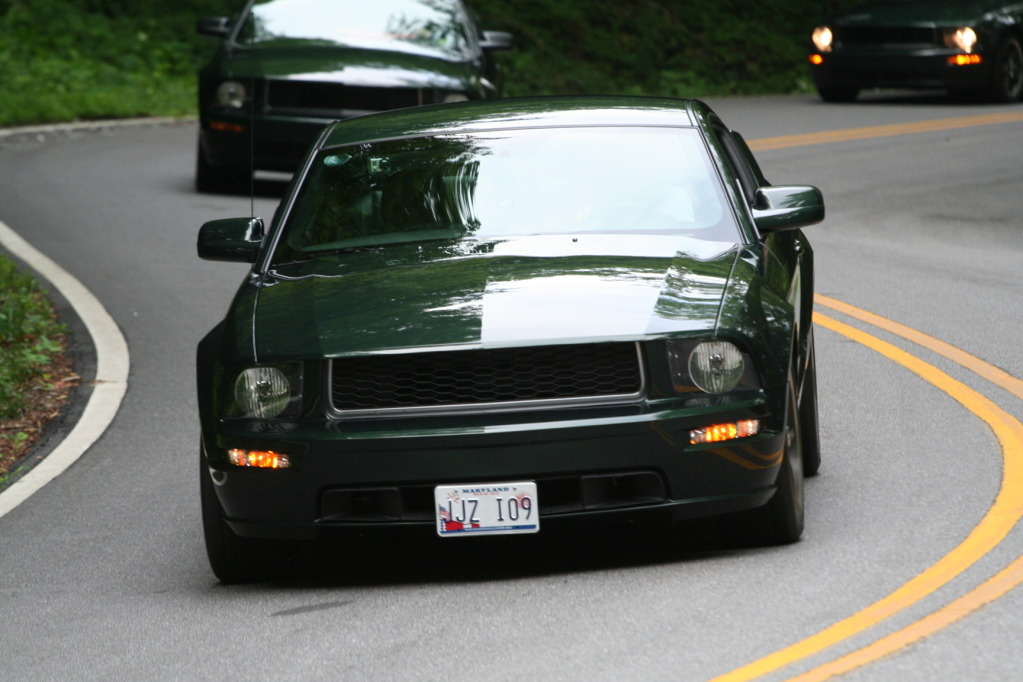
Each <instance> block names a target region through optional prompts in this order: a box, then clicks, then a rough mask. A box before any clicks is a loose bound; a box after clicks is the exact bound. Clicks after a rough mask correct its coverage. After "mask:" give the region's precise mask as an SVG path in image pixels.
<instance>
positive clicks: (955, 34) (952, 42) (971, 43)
mask: <svg viewBox="0 0 1023 682" xmlns="http://www.w3.org/2000/svg"><path fill="white" fill-rule="evenodd" d="M976 45H977V32H976V31H974V30H973V29H972V28H970V27H969V26H964V27H963V28H946V29H945V47H949V48H952V49H953V50H961V51H963V52H965V53H966V54H970V53H971V52H973V48H974V47H976Z"/></svg>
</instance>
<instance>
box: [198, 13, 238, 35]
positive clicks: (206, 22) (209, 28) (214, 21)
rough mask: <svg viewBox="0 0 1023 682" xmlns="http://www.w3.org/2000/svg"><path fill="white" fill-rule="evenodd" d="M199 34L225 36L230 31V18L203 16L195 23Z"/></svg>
mask: <svg viewBox="0 0 1023 682" xmlns="http://www.w3.org/2000/svg"><path fill="white" fill-rule="evenodd" d="M195 32H196V33H198V34H199V35H204V36H211V37H213V38H226V37H227V36H228V34H230V33H231V20H230V19H229V18H227V17H203V18H202V19H200V20H199V22H198V23H197V24H196V25H195Z"/></svg>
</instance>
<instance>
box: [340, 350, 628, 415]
mask: <svg viewBox="0 0 1023 682" xmlns="http://www.w3.org/2000/svg"><path fill="white" fill-rule="evenodd" d="M331 374H332V376H331V398H332V402H333V407H334V409H335V410H337V411H340V412H346V411H353V410H401V409H412V408H443V407H465V406H474V405H491V404H495V403H497V404H515V403H523V402H527V401H537V400H541V401H552V400H553V401H556V400H585V399H595V400H599V399H606V398H611V397H617V396H633V395H638V394H639V393H640V392H641V391H642V390H643V376H642V372H641V371H640V363H639V355H638V350H637V346H636V344H632V343H613V344H574V345H564V346H540V347H530V348H505V349H485V350H470V351H448V352H429V353H411V354H405V355H376V356H367V357H357V358H341V359H336V360H334V361H333V362H332V364H331Z"/></svg>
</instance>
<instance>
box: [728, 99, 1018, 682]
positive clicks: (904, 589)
mask: <svg viewBox="0 0 1023 682" xmlns="http://www.w3.org/2000/svg"><path fill="white" fill-rule="evenodd" d="M1018 122H1023V112H1018V111H1016V112H1006V113H996V114H981V115H977V116H964V117H957V118H943V119H936V120H932V121H921V122H915V123H903V124H892V125H883V126H869V127H863V128H851V129H846V130H836V131H827V132H821V133H811V134H804V135H789V136H783V137H771V138H763V139H760V140H753V141H751V142H750V147H751V148H752V149H753V150H755V151H765V150H771V149H783V148H788V147H802V146H808V145H817V144H828V143H835V142H847V141H854V140H866V139H873V138H879V137H894V136H901V135H909V134H916V133H925V132H939V131H946V130H956V129H961V128H971V127H977V126H986V125H996V124H1002V123H1018ZM815 301H816V304H817V306H818V307H824V308H829V309H831V310H833V311H835V312H838V313H841V314H843V315H846V316H848V317H850V318H853V319H855V320H859V321H860V322H862V323H864V324H867V325H870V326H872V327H875V328H877V329H881V330H884V331H885V332H888V333H890V334H894V335H896V336H899V337H901V338H903V339H905V340H907V341H910V342H912V343H914V344H916V345H918V346H920V347H922V348H925V349H927V350H929V351H931V352H933V353H936V354H937V355H940V356H942V357H944V358H946V359H948V360H951V361H952V362H954V363H956V364H958V365H960V366H962V367H965V368H966V369H968V370H970V371H971V372H973V373H975V374H976V375H978V376H980V377H982V378H983V379H986V380H987V381H989V382H991V383H993V384H995V385H996V386H998V387H1000V388H1002V389H1004V390H1006V391H1008V392H1009V393H1011V394H1012V395H1014V396H1016V397H1017V398H1020V399H1021V400H1023V381H1021V380H1020V379H1018V378H1016V377H1014V376H1012V375H1010V374H1009V373H1007V372H1005V371H1003V370H1001V369H999V368H998V367H995V366H993V365H991V364H989V363H987V362H984V361H983V360H981V359H979V358H977V357H975V356H973V355H970V354H969V353H966V352H965V351H963V350H961V349H959V348H956V347H954V346H952V345H950V344H948V343H945V342H944V341H941V340H939V339H936V338H934V337H932V336H929V335H927V334H924V333H922V332H919V331H917V330H915V329H911V328H910V327H907V326H905V325H902V324H899V323H897V322H893V321H892V320H888V319H886V318H883V317H881V316H879V315H875V314H873V313H870V312H867V311H865V310H861V309H860V308H856V307H855V306H852V305H849V304H847V303H843V302H841V301H838V300H835V299H833V298H829V297H827V296H822V295H817V296H816V297H815ZM814 322H815V323H816V324H818V325H820V326H821V327H824V328H826V329H829V330H831V331H833V332H835V333H837V334H841V335H842V336H845V337H846V338H849V339H851V340H853V341H856V342H857V343H860V344H862V345H864V346H867V347H868V348H871V349H873V350H874V351H876V352H878V353H880V354H881V355H883V356H885V357H887V358H889V359H890V360H892V361H893V362H896V363H898V364H900V365H902V366H903V367H905V368H907V369H909V370H910V371H912V372H914V373H916V374H917V375H919V376H920V377H921V378H923V379H924V380H925V381H927V382H929V383H931V384H932V385H934V386H935V387H937V388H938V389H940V390H941V391H943V392H945V393H947V394H948V395H950V396H951V397H953V398H954V399H955V400H957V401H958V402H959V403H960V404H962V405H963V407H965V408H966V409H967V410H969V411H970V412H972V413H973V414H974V415H976V416H977V417H979V418H980V419H981V420H983V421H984V422H985V423H986V424H988V426H989V427H990V428H991V430H992V431H993V432H994V434H995V436H996V438H997V439H998V442H999V444H1000V446H1001V449H1002V461H1003V471H1002V483H1001V487H1000V489H999V492H998V495H997V496H996V498H995V501H994V503H993V504H992V505H991V507H990V508H989V509H988V512H987V514H985V515H984V517H983V519H981V521H980V523H978V524H977V525H976V526H975V527H974V529H973V530H972V531H971V532H970V534H969V535H968V536H967V537H966V539H965V540H963V542H962V543H960V544H959V545H958V546H957V547H955V548H954V549H953V550H952V551H950V552H949V553H948V554H946V555H945V556H944V557H942V558H941V559H940V560H939V561H938V562H937V563H935V564H933V565H932V566H930V567H929V568H927V569H926V570H924V571H923V572H922V573H920V574H919V575H917V576H916V577H915V578H913V579H912V580H910V581H909V582H907V583H905V584H904V585H902V586H901V587H900V588H898V589H897V590H895V591H894V592H892V593H891V594H889V595H888V596H887V597H885V598H883V599H881V600H880V601H877V602H875V603H874V604H871V605H870V606H868V607H866V608H864V609H863V610H861V611H859V612H858V613H855V614H853V615H852V616H849V617H848V618H845V619H844V620H841V621H839V622H837V623H835V624H834V625H832V626H830V627H828V628H826V629H825V630H822V631H821V632H819V633H817V634H815V635H812V636H810V637H807V638H806V639H804V640H802V641H800V642H797V643H795V644H792V645H791V646H788V647H786V648H784V649H781V650H779V651H776V652H774V653H772V654H769V655H767V656H764V657H763V658H761V659H758V660H756V661H753V662H752V663H749V664H747V665H745V666H743V667H741V668H738V669H736V670H734V671H732V672H730V673H727V674H725V675H721V676H720V677H717V678H715V681H714V682H724V681H726V680H727V681H729V682H732V681H738V680H752V679H755V678H758V677H761V676H763V675H766V674H768V673H771V672H774V671H777V670H779V669H781V668H784V667H786V666H789V665H792V664H794V663H796V662H798V661H802V660H804V659H807V658H809V657H810V656H813V655H816V654H818V653H820V652H822V651H824V650H825V649H827V648H829V647H831V646H833V645H835V644H837V643H839V642H842V641H845V640H848V639H850V638H851V637H853V636H855V635H858V634H860V633H863V632H865V631H866V630H868V629H870V628H872V627H875V626H877V625H879V624H880V623H882V622H883V621H885V620H887V619H888V618H890V617H892V616H894V615H895V614H897V613H899V612H901V611H903V610H904V609H906V608H908V607H910V606H912V605H913V604H916V603H918V602H920V601H921V600H922V599H924V598H925V597H927V596H929V595H931V594H933V593H934V592H935V591H936V590H938V589H939V588H940V587H942V586H944V585H946V584H948V583H949V582H950V581H951V580H952V579H954V578H955V577H957V576H959V575H961V574H962V573H963V572H964V571H965V570H967V569H968V568H970V567H971V566H973V565H974V564H976V563H977V562H978V561H980V559H982V558H983V557H984V556H986V555H987V554H988V553H989V552H991V551H992V550H993V549H994V548H995V547H997V546H998V545H999V544H1000V543H1001V542H1002V541H1003V540H1004V539H1005V538H1006V536H1007V535H1008V533H1009V531H1011V530H1012V528H1013V527H1014V526H1015V525H1016V524H1017V523H1018V522H1019V520H1020V519H1021V518H1023V424H1021V423H1020V421H1019V420H1018V419H1016V418H1015V417H1013V416H1012V415H1011V414H1009V413H1008V412H1006V411H1005V410H1003V409H1002V408H1000V407H999V406H998V405H996V404H995V403H994V402H992V401H991V400H989V399H988V398H986V397H985V396H983V395H981V394H980V393H979V392H977V391H975V390H973V389H972V388H970V387H969V386H966V385H965V384H963V383H962V382H960V381H957V380H956V379H953V378H952V377H950V376H949V375H948V374H946V373H944V372H942V371H941V370H939V369H938V368H937V367H935V366H933V365H931V364H929V363H927V362H924V361H923V360H921V359H920V358H918V357H916V356H914V355H912V354H910V353H907V352H906V351H904V350H902V349H900V348H898V347H897V346H894V345H893V344H891V343H888V342H886V341H883V340H882V339H880V338H878V337H876V336H874V335H872V334H868V333H866V332H864V331H861V330H859V329H857V328H855V327H853V326H851V325H848V324H846V323H844V322H840V321H838V320H836V319H834V318H833V317H829V316H827V315H824V314H822V313H819V312H818V313H815V314H814ZM1020 584H1023V557H1020V558H1018V559H1016V560H1015V561H1013V562H1011V563H1010V564H1009V565H1008V566H1007V567H1005V568H1004V569H1003V570H1002V571H1000V572H998V573H997V574H996V575H994V576H992V577H991V578H989V579H988V580H986V581H984V582H983V583H981V584H980V585H979V586H977V587H975V588H974V589H972V590H970V591H968V592H967V593H965V594H963V595H962V596H961V597H958V598H957V599H954V600H953V601H951V602H949V603H948V604H946V605H945V606H943V607H941V608H940V609H938V610H936V611H934V612H932V613H930V614H929V615H927V616H925V617H923V618H921V619H919V620H917V621H915V622H913V623H912V624H910V625H908V626H906V627H903V628H901V629H899V630H897V631H895V632H892V633H891V634H888V635H885V636H883V637H881V638H879V639H877V640H875V641H874V642H872V643H871V644H868V645H866V646H864V647H862V648H860V649H858V650H856V651H853V652H852V653H849V654H847V655H844V656H841V657H839V658H836V659H834V660H832V661H830V662H828V663H825V664H823V665H820V666H818V667H815V668H813V669H811V670H809V671H807V672H805V673H803V674H801V675H798V676H797V677H795V678H793V679H794V680H799V681H800V682H809V681H811V680H825V679H828V678H830V677H832V676H834V675H840V674H842V673H846V672H849V671H851V670H855V669H856V668H859V667H861V666H864V665H867V664H869V663H872V662H874V661H876V660H878V659H880V658H882V657H884V656H887V655H889V654H892V653H895V652H897V651H899V650H900V649H902V648H904V647H906V646H908V645H910V644H912V643H913V642H916V641H918V640H920V639H922V638H923V637H926V636H928V635H930V634H932V633H934V632H937V631H938V630H940V629H942V628H944V627H946V626H948V625H950V624H952V623H954V622H955V621H957V620H959V619H960V618H962V617H963V616H965V615H967V614H968V613H971V612H973V611H975V610H976V609H978V608H980V607H981V606H983V605H985V604H987V603H989V602H991V601H993V600H995V599H997V598H999V597H1001V596H1002V595H1004V594H1005V593H1007V592H1008V591H1010V590H1012V589H1013V588H1015V587H1017V586H1019V585H1020Z"/></svg>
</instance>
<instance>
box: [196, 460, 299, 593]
mask: <svg viewBox="0 0 1023 682" xmlns="http://www.w3.org/2000/svg"><path fill="white" fill-rule="evenodd" d="M199 460H200V462H199V465H200V466H199V498H200V500H201V503H202V528H203V536H204V537H205V540H206V556H207V557H208V558H209V562H210V568H211V569H213V574H214V575H215V576H217V578H218V579H219V580H220V582H222V583H224V584H228V585H231V584H241V583H251V582H259V581H262V580H266V579H268V578H271V577H274V576H276V575H279V574H280V571H281V559H282V557H286V556H287V553H282V551H281V550H282V549H284V547H283V545H284V543H282V542H280V541H275V540H261V539H255V538H244V537H241V536H239V535H236V534H235V533H234V531H232V530H231V528H230V526H228V525H227V522H225V521H224V509H223V507H221V505H220V500H218V499H217V493H216V491H215V490H214V489H213V480H212V479H211V478H210V471H209V467H207V466H206V461H205V457H200V458H199Z"/></svg>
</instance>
